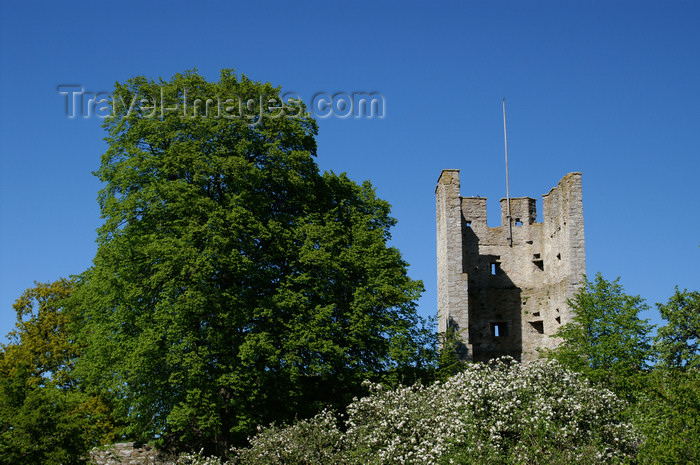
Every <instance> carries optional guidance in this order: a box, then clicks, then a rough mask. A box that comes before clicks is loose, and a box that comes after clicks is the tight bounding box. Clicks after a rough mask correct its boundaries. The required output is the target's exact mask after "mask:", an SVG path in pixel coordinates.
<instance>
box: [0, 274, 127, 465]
mask: <svg viewBox="0 0 700 465" xmlns="http://www.w3.org/2000/svg"><path fill="white" fill-rule="evenodd" d="M73 288H74V283H73V282H72V281H70V280H66V279H61V280H58V281H56V282H53V283H37V284H36V286H35V287H33V288H31V289H27V291H26V292H24V293H23V294H22V296H20V298H19V299H17V301H16V302H15V304H14V305H13V307H14V310H15V312H16V313H17V324H16V327H15V329H14V330H13V331H12V332H11V333H10V334H9V338H10V343H9V344H4V345H0V464H8V465H9V464H12V465H22V464H27V465H34V464H37V463H41V464H56V465H58V464H66V465H67V464H73V463H82V462H83V461H84V458H85V457H86V455H87V451H88V450H89V449H90V448H91V447H95V446H98V445H100V444H101V443H103V441H107V440H109V439H110V438H111V437H113V433H114V432H115V425H114V423H113V422H112V418H111V416H110V409H109V407H108V405H107V404H106V403H105V402H104V399H103V398H102V397H100V396H97V395H90V394H87V393H85V392H83V391H82V390H81V389H80V388H79V382H78V380H77V379H76V378H75V376H74V373H73V366H74V364H75V360H76V358H77V357H78V356H79V355H80V346H79V345H78V344H76V343H75V341H74V338H73V335H72V334H73V333H72V331H71V312H70V311H68V309H67V308H66V307H65V302H66V299H67V298H68V297H69V296H70V294H71V292H72V291H73Z"/></svg>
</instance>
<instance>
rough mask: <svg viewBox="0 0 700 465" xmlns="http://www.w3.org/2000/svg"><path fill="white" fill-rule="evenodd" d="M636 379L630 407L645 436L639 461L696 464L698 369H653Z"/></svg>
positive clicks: (699, 453) (699, 444)
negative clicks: (636, 382) (635, 393)
mask: <svg viewBox="0 0 700 465" xmlns="http://www.w3.org/2000/svg"><path fill="white" fill-rule="evenodd" d="M640 381H641V382H640V383H639V384H638V385H637V395H638V397H639V400H638V401H637V402H636V403H635V404H634V405H633V406H632V408H631V412H632V420H633V422H634V424H635V426H636V427H637V429H638V430H639V432H640V433H641V434H642V435H643V436H644V438H645V439H644V442H643V443H642V445H641V447H640V450H639V457H638V458H639V462H640V463H649V464H668V465H675V464H678V463H700V372H699V371H698V370H697V369H695V368H690V369H687V370H679V369H677V368H672V369H664V368H656V369H654V370H652V371H651V372H650V373H648V374H647V375H646V376H644V377H643V379H641V380H640Z"/></svg>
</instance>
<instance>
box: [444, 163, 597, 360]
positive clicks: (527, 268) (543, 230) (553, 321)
mask: <svg viewBox="0 0 700 465" xmlns="http://www.w3.org/2000/svg"><path fill="white" fill-rule="evenodd" d="M435 196H436V202H437V265H438V329H439V331H440V332H444V331H446V330H447V328H448V327H452V328H454V329H456V330H457V332H458V334H459V336H460V338H461V340H462V342H463V344H462V345H461V347H460V350H461V354H460V355H461V356H462V358H465V359H469V360H474V361H487V360H489V359H491V358H494V357H499V356H503V355H510V356H511V357H513V358H515V359H516V360H521V361H528V360H533V359H535V358H537V356H538V354H537V352H536V348H538V347H554V346H555V345H556V344H557V340H556V339H555V338H551V337H550V335H552V334H554V333H555V332H556V330H557V328H558V327H559V326H560V325H562V324H565V323H567V322H569V321H570V320H571V310H570V309H569V306H568V305H567V303H566V301H567V299H569V298H571V297H573V295H574V293H575V292H576V290H577V289H578V287H579V286H580V284H581V282H582V280H583V274H584V273H585V271H586V258H585V248H584V235H583V201H582V195H581V173H569V174H567V175H566V176H564V178H563V179H562V180H561V181H559V184H558V185H557V186H556V187H554V188H553V189H551V190H550V191H549V193H548V194H545V195H543V196H542V197H543V203H544V205H543V207H544V210H543V222H542V223H537V221H536V220H537V210H536V206H535V204H536V201H535V199H532V198H530V197H519V198H511V199H510V204H511V214H510V219H509V218H508V208H507V201H506V199H501V226H498V227H495V228H491V227H489V226H488V225H487V222H486V199H485V198H480V197H461V196H460V191H459V170H443V171H442V173H441V174H440V178H439V179H438V183H437V187H436V189H435ZM509 221H511V227H510V228H509V225H508V222H509ZM509 230H510V231H512V240H511V239H509Z"/></svg>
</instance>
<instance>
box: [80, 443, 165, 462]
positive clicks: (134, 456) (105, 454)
mask: <svg viewBox="0 0 700 465" xmlns="http://www.w3.org/2000/svg"><path fill="white" fill-rule="evenodd" d="M90 463H91V464H93V465H145V464H149V465H150V464H152V465H174V463H175V462H174V461H171V460H169V459H168V458H167V457H165V456H163V455H161V454H159V453H158V451H156V450H155V449H154V448H152V447H151V446H149V445H147V444H136V443H133V442H122V443H118V444H112V445H111V446H105V447H104V448H100V449H93V450H92V451H91V452H90Z"/></svg>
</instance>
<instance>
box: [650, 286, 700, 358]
mask: <svg viewBox="0 0 700 465" xmlns="http://www.w3.org/2000/svg"><path fill="white" fill-rule="evenodd" d="M656 306H657V307H658V309H659V313H660V314H661V317H662V318H663V319H664V320H666V321H667V322H668V323H667V324H666V325H665V326H662V327H661V328H659V331H658V334H657V336H656V339H655V341H654V346H655V349H656V353H657V357H658V358H659V362H660V363H661V364H662V365H664V366H667V367H672V368H681V367H682V368H690V367H693V368H698V369H700V292H698V291H688V290H687V289H684V290H683V291H680V290H679V289H678V287H677V286H676V291H675V292H674V294H673V295H672V296H671V298H670V299H668V302H667V303H666V304H656Z"/></svg>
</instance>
